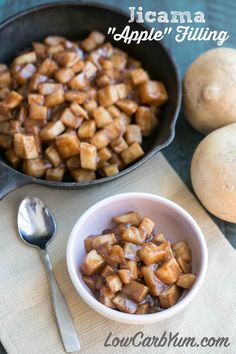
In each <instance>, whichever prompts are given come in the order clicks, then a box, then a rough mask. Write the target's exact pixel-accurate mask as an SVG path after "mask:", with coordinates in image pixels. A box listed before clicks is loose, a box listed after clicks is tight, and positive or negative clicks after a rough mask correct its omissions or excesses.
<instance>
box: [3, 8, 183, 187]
mask: <svg viewBox="0 0 236 354" xmlns="http://www.w3.org/2000/svg"><path fill="white" fill-rule="evenodd" d="M127 25H128V17H127V16H126V15H124V14H123V13H121V12H119V11H117V10H115V11H114V10H112V9H109V8H107V7H102V6H100V5H99V6H96V5H84V4H76V3H69V2H67V3H65V4H63V3H59V4H48V5H42V6H39V7H37V8H33V9H30V10H27V11H25V12H22V13H20V14H18V15H16V16H14V17H12V18H10V19H9V20H7V21H5V22H4V23H3V24H2V25H1V26H0V43H2V44H3V43H4V45H2V46H1V51H0V62H3V63H9V62H10V61H11V60H12V59H13V58H14V57H15V56H16V55H17V54H19V53H21V52H22V51H23V50H25V49H27V48H29V47H30V46H31V43H32V42H33V41H37V40H42V39H43V38H44V37H46V36H47V35H49V34H52V35H53V34H55V35H56V34H57V35H63V36H65V37H68V38H69V39H80V38H83V37H85V36H86V35H87V34H88V33H89V32H90V31H92V30H94V29H96V30H99V31H101V32H103V33H105V34H106V33H107V30H108V28H109V27H110V26H114V27H116V28H117V32H119V33H120V32H121V31H122V30H123V29H124V27H125V26H127ZM129 25H131V29H132V30H139V31H140V30H143V29H144V27H143V26H141V25H140V24H137V23H131V24H129ZM107 39H108V40H109V41H110V42H112V43H113V45H114V46H117V47H119V48H121V49H123V50H125V51H126V52H128V53H129V54H130V55H131V56H133V57H134V58H137V59H138V60H140V61H141V62H142V65H143V67H144V68H145V69H146V70H147V71H149V72H150V74H151V76H152V78H154V79H158V80H160V81H163V82H164V83H165V85H166V87H167V90H168V94H169V100H168V102H167V103H166V104H165V106H164V107H163V108H162V113H161V121H160V125H159V126H158V127H157V129H156V130H154V132H153V133H152V135H151V136H150V137H148V138H146V139H144V143H143V147H144V150H145V156H144V157H143V158H142V159H140V160H139V161H138V162H136V163H135V164H133V165H132V166H130V167H128V168H126V169H125V170H124V171H121V172H120V173H119V174H117V175H114V176H111V177H105V178H101V179H97V180H95V181H89V182H83V183H75V182H50V181H46V180H41V179H36V178H33V177H30V176H26V175H24V174H23V173H21V172H16V173H15V174H14V175H15V176H16V179H17V176H18V177H19V178H20V177H21V179H22V178H23V176H24V177H25V182H26V183H40V184H45V185H49V186H50V185H51V186H57V187H64V188H66V187H74V188H79V187H81V186H85V185H96V184H99V183H102V182H105V181H108V180H112V179H114V178H117V177H119V176H122V175H124V174H126V173H128V172H129V171H131V170H133V169H135V168H136V167H138V166H139V165H141V164H142V163H143V162H145V161H146V160H148V159H149V158H150V157H151V156H153V155H154V154H155V153H156V152H157V151H159V150H160V149H161V148H163V147H164V146H167V145H168V144H169V143H170V142H171V141H172V139H173V137H174V129H175V121H176V119H177V114H178V111H179V106H180V98H181V88H180V80H179V77H178V73H177V70H176V67H175V65H174V63H173V61H172V59H171V57H170V55H169V54H168V53H167V51H166V49H164V48H163V46H162V45H161V44H160V43H159V42H154V41H151V42H149V41H146V42H141V43H140V44H139V45H137V44H135V43H131V44H125V43H123V41H118V42H115V41H113V39H112V37H111V36H107ZM1 165H4V168H5V169H6V167H8V165H7V163H6V162H5V161H4V160H3V159H2V157H1ZM2 168H3V167H2ZM8 170H9V171H8V174H9V173H11V172H13V171H15V170H13V169H12V168H11V167H8ZM10 171H11V172H10Z"/></svg>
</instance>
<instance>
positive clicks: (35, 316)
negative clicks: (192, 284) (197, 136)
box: [0, 154, 236, 354]
mask: <svg viewBox="0 0 236 354" xmlns="http://www.w3.org/2000/svg"><path fill="white" fill-rule="evenodd" d="M134 191H139V192H149V193H154V194H159V195H162V196H165V197H167V198H170V199H172V200H174V201H175V202H177V203H178V204H180V205H182V206H183V207H184V208H185V209H186V210H188V211H189V212H190V213H191V214H192V215H193V216H194V218H195V219H196V221H197V222H198V223H199V225H200V227H201V228H202V231H203V232H204V234H205V237H206V240H207V244H208V250H209V269H208V274H207V278H206V280H205V283H204V286H203V287H202V289H201V290H200V292H199V294H198V295H197V297H196V298H195V299H194V300H193V302H192V303H191V304H190V305H189V306H188V307H187V308H186V309H185V310H184V311H183V312H181V313H179V314H177V315H176V316H175V317H173V318H170V319H168V320H166V321H163V322H157V323H155V324H152V325H145V326H144V325H142V326H140V325H139V326H131V325H125V324H121V323H116V322H113V321H110V320H108V319H107V318H105V317H103V316H101V315H99V314H97V313H96V312H95V311H93V310H92V309H91V308H90V307H89V306H88V305H86V304H85V303H84V302H83V301H82V300H81V299H80V298H79V296H78V294H77V293H76V291H75V289H74V288H73V285H72V283H71V281H70V278H69V275H68V272H67V268H66V261H65V254H66V245H67V240H68V237H69V234H70V231H71V229H72V227H73V225H74V223H75V222H76V221H77V219H78V218H79V217H80V215H81V214H82V213H83V212H84V211H85V210H86V209H87V208H89V207H90V206H91V205H93V204H94V203H96V202H97V201H99V200H101V199H103V198H105V197H108V196H110V195H113V194H117V193H122V192H134ZM26 195H35V196H38V197H39V198H41V199H42V200H43V201H44V202H45V203H46V204H47V205H48V206H49V207H50V208H51V210H52V212H53V213H54V215H55V217H56V220H57V224H58V231H57V235H56V237H55V239H54V241H53V242H52V244H51V245H50V247H49V252H50V255H51V257H52V261H53V265H54V271H55V274H56V278H57V280H58V283H59V286H60V288H61V291H62V293H63V294H64V296H65V298H66V300H67V302H68V305H69V308H70V312H71V314H72V317H73V321H74V323H75V326H76V328H77V332H78V334H79V337H80V340H81V347H82V350H81V353H98V354H99V353H127V352H129V353H168V354H169V353H171V354H172V353H173V354H176V353H177V354H178V353H181V354H183V353H184V354H189V353H190V354H191V353H204V354H207V353H214V354H215V353H220V354H224V353H232V354H234V353H236V316H235V314H236V310H235V306H236V252H235V251H234V250H233V248H232V247H231V246H230V244H229V243H228V242H227V240H225V238H224V236H223V235H222V233H221V232H220V231H219V229H218V228H217V226H216V225H215V224H214V223H213V221H212V220H211V219H210V218H209V217H208V215H207V214H206V212H205V211H204V210H203V208H202V207H201V206H200V205H199V203H198V202H197V200H196V199H195V197H194V196H193V195H192V194H191V193H190V192H189V191H188V190H187V188H186V186H185V185H184V184H183V182H182V181H181V180H180V178H179V177H178V176H177V175H176V173H175V172H174V171H173V169H172V168H171V167H170V165H169V164H168V163H167V161H166V160H165V159H164V157H163V156H162V155H161V154H159V155H158V156H157V157H155V158H153V159H152V160H151V161H149V162H148V163H146V164H145V165H144V166H143V167H141V168H139V169H137V170H136V171H134V172H132V173H131V174H128V175H127V176H125V177H123V178H121V179H118V180H117V181H115V182H112V183H108V184H104V185H102V186H99V187H97V188H92V189H87V190H81V191H64V190H55V189H48V188H45V187H39V186H28V187H24V188H22V189H19V190H18V191H16V192H13V193H12V194H10V195H9V196H8V197H6V199H5V200H3V201H2V202H1V203H0V218H1V219H0V242H1V244H0V264H1V268H0V284H1V285H0V286H1V293H0V334H1V340H2V342H3V345H4V346H5V348H6V350H7V352H8V353H9V354H62V353H64V350H63V347H62V344H61V340H60V337H59V334H58V330H57V326H56V323H55V320H54V317H53V312H52V305H51V298H50V291H49V285H48V282H47V278H46V273H45V271H44V267H43V264H42V262H41V260H40V257H39V254H38V253H37V250H36V249H34V248H29V247H28V246H26V245H25V244H24V243H23V242H22V241H20V239H19V238H18V236H17V229H16V215H17V208H18V205H19V203H20V201H21V200H22V198H24V197H25V196H26ZM91 222H92V220H91ZM137 331H143V332H144V335H145V336H153V335H155V336H161V335H162V333H163V332H164V331H167V332H169V331H171V332H173V333H176V332H179V336H187V337H189V336H195V337H196V339H197V340H200V339H201V338H202V337H204V336H207V337H212V336H214V337H229V340H230V343H231V345H230V346H229V347H227V348H224V347H221V348H217V347H216V348H215V347H213V348H200V347H199V348H176V347H175V348H173V347H163V348H152V347H151V348H147V347H137V348H135V347H132V346H130V347H128V348H122V347H119V346H118V347H107V348H104V342H105V340H106V337H107V336H108V334H109V332H112V337H115V336H118V337H122V336H133V335H134V334H135V333H136V332H137Z"/></svg>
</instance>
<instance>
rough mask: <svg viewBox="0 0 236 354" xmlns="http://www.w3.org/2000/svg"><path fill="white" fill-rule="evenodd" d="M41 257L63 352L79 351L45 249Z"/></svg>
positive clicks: (64, 302)
mask: <svg viewBox="0 0 236 354" xmlns="http://www.w3.org/2000/svg"><path fill="white" fill-rule="evenodd" d="M42 256H43V257H42V258H43V260H44V263H45V266H46V270H47V274H48V279H49V283H50V286H51V291H52V302H53V306H54V311H55V314H56V319H57V323H58V328H59V331H60V334H61V338H62V342H63V345H64V348H65V351H66V352H67V353H71V352H77V351H79V350H80V343H79V339H78V336H77V333H76V331H75V327H74V325H73V323H72V319H71V316H70V313H69V309H68V306H67V304H66V301H65V299H64V297H63V295H62V293H61V292H60V290H59V287H58V284H57V282H56V279H55V276H54V274H53V270H52V264H51V261H50V258H49V254H48V252H47V250H46V249H42Z"/></svg>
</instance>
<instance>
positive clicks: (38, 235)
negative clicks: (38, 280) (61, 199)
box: [17, 197, 80, 353]
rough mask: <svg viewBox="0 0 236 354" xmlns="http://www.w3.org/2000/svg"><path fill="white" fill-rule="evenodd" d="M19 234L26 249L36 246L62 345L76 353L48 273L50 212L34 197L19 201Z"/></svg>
mask: <svg viewBox="0 0 236 354" xmlns="http://www.w3.org/2000/svg"><path fill="white" fill-rule="evenodd" d="M17 224H18V231H19V235H20V237H21V238H22V240H23V241H24V242H26V243H27V244H28V245H30V246H34V247H37V248H38V249H39V250H40V252H41V254H42V259H43V260H44V263H45V267H46V270H47V274H48V279H49V283H50V286H51V291H52V302H53V305H54V311H55V314H56V318H57V324H58V327H59V331H60V334H61V338H62V342H63V345H64V348H65V350H66V352H67V353H71V352H76V351H78V350H80V343H79V339H78V337H77V334H76V331H75V328H74V325H73V323H72V319H71V316H70V313H69V310H68V307H67V304H66V302H65V299H64V297H63V295H62V294H61V292H60V290H59V288H58V285H57V282H56V279H55V277H54V274H53V271H52V264H51V262H50V258H49V254H48V252H47V245H48V244H49V242H50V241H51V240H52V238H53V235H54V234H55V231H56V222H55V220H54V218H53V216H52V214H51V212H50V210H49V209H48V208H47V207H46V206H45V205H44V204H43V202H41V200H40V199H38V198H36V197H26V198H25V199H23V200H22V202H21V204H20V207H19V210H18V217H17Z"/></svg>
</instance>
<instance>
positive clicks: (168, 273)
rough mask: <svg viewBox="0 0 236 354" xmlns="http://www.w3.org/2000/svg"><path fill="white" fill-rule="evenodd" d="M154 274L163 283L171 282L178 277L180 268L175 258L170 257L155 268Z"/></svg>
mask: <svg viewBox="0 0 236 354" xmlns="http://www.w3.org/2000/svg"><path fill="white" fill-rule="evenodd" d="M155 274H156V276H157V277H158V278H159V279H160V280H161V281H163V283H165V284H173V283H175V282H176V280H177V279H178V278H179V276H180V274H181V269H180V267H179V265H178V262H177V261H176V259H175V258H171V259H169V260H168V261H166V262H165V263H163V264H162V265H161V266H160V267H159V268H157V270H156V271H155Z"/></svg>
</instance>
